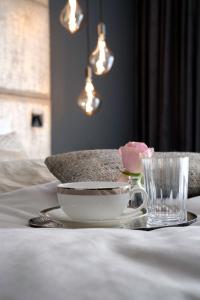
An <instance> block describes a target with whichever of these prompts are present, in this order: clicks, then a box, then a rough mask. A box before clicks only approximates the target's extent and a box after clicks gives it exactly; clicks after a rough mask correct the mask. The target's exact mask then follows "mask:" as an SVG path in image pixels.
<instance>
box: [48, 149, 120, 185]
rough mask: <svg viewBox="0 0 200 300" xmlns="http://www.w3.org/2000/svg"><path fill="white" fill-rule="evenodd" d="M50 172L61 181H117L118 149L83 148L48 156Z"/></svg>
mask: <svg viewBox="0 0 200 300" xmlns="http://www.w3.org/2000/svg"><path fill="white" fill-rule="evenodd" d="M45 164H46V165H47V167H48V169H49V170H50V172H51V173H52V174H53V175H54V176H55V177H57V178H58V179H59V180H60V181H61V182H73V181H96V180H97V181H98V180H99V181H115V180H117V178H118V177H119V175H120V168H122V165H121V158H120V156H119V154H118V151H117V150H109V149H106V150H103V149H102V150H83V151H75V152H68V153H63V154H59V155H53V156H50V157H47V158H46V160H45Z"/></svg>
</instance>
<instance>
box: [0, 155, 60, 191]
mask: <svg viewBox="0 0 200 300" xmlns="http://www.w3.org/2000/svg"><path fill="white" fill-rule="evenodd" d="M0 155H1V150H0ZM0 157H1V156H0ZM55 179H56V178H55V177H54V176H53V175H52V174H51V173H50V172H49V170H48V168H47V167H46V166H45V164H44V162H43V161H42V160H40V159H23V160H15V161H1V158H0V194H1V193H5V192H10V191H14V190H17V189H20V188H22V187H25V186H30V185H36V184H42V183H47V182H50V181H54V180H55Z"/></svg>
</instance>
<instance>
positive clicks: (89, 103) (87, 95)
mask: <svg viewBox="0 0 200 300" xmlns="http://www.w3.org/2000/svg"><path fill="white" fill-rule="evenodd" d="M86 4H87V20H88V24H87V31H86V33H87V61H88V60H89V53H90V32H89V28H90V27H89V17H90V15H89V0H87V2H86ZM85 75H86V79H85V86H84V88H83V90H82V92H81V94H80V96H79V97H78V106H79V107H80V108H81V109H82V111H83V112H84V113H85V114H86V115H87V116H92V115H93V114H94V113H95V112H96V111H97V110H98V109H99V107H100V104H101V99H100V96H99V94H98V93H97V91H96V89H95V87H94V85H93V82H92V69H91V67H90V65H89V61H88V65H87V68H86V73H85Z"/></svg>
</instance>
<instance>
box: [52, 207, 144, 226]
mask: <svg viewBox="0 0 200 300" xmlns="http://www.w3.org/2000/svg"><path fill="white" fill-rule="evenodd" d="M47 215H48V216H49V217H50V219H52V220H56V221H60V222H62V223H67V225H70V223H71V225H72V226H73V228H74V227H75V226H77V227H80V225H81V227H84V226H85V227H87V226H90V227H91V226H94V227H113V226H119V224H120V223H123V224H124V223H128V222H130V221H132V220H133V219H135V218H138V217H140V216H144V215H145V213H144V211H142V210H135V209H134V208H126V209H125V211H124V212H123V213H122V215H121V216H120V217H118V218H116V219H112V220H84V221H82V220H78V221H77V220H76V221H75V220H72V219H70V218H69V217H68V216H67V215H66V214H65V213H64V211H63V210H62V208H58V209H54V210H51V211H49V212H48V214H47Z"/></svg>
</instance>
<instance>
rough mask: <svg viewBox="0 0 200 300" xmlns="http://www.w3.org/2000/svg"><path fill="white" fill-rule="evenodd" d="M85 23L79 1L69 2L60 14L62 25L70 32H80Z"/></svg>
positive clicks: (72, 0)
mask: <svg viewBox="0 0 200 300" xmlns="http://www.w3.org/2000/svg"><path fill="white" fill-rule="evenodd" d="M82 21H83V12H82V9H81V7H80V5H79V3H78V1H77V0H68V2H67V4H66V5H65V7H64V8H63V10H62V11H61V14H60V22H61V24H62V25H63V26H64V27H65V28H66V29H67V30H68V31H69V32H70V33H75V32H77V31H78V30H79V28H80V25H81V22H82Z"/></svg>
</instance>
